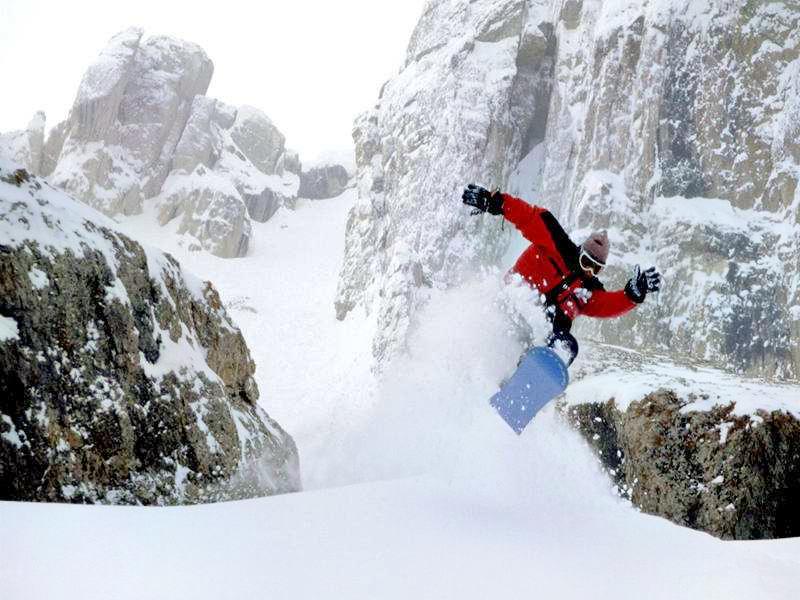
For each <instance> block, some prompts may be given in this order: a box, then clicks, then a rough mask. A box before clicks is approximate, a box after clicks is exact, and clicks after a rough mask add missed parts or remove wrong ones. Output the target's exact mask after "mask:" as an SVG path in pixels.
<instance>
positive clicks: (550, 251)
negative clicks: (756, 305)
mask: <svg viewBox="0 0 800 600" xmlns="http://www.w3.org/2000/svg"><path fill="white" fill-rule="evenodd" d="M503 215H504V216H505V218H506V219H508V220H509V221H511V222H512V223H513V224H514V226H515V227H516V228H517V229H519V231H520V233H522V235H524V236H525V238H526V239H527V240H529V241H530V242H532V243H531V245H530V246H529V247H528V249H527V250H525V252H523V253H522V255H520V257H519V259H517V263H516V264H515V265H514V268H513V269H512V272H515V273H519V274H520V275H521V276H522V277H523V278H525V280H526V281H528V282H529V283H530V284H532V285H534V286H536V289H538V290H539V292H540V293H541V294H543V295H544V296H545V297H546V299H547V302H548V304H551V305H554V306H556V307H557V308H558V309H560V310H561V312H563V313H564V315H565V316H567V317H568V318H569V319H574V318H575V317H577V316H578V315H587V316H589V317H618V316H620V315H623V314H625V313H626V312H628V311H629V310H631V309H632V308H634V307H635V306H636V303H635V302H634V301H633V300H631V299H630V298H629V297H628V295H627V294H626V293H625V291H624V290H618V291H615V292H607V291H606V290H605V288H604V287H603V284H602V283H600V280H599V279H597V277H594V276H591V275H587V274H586V273H585V272H584V271H583V270H582V269H581V268H580V266H579V264H578V258H579V256H580V247H579V246H576V245H575V244H574V243H573V242H572V240H570V239H569V236H568V235H567V233H566V232H565V231H564V229H563V228H562V227H561V225H560V224H559V222H558V221H557V220H556V218H555V217H554V216H553V215H552V214H551V213H550V211H548V210H547V209H545V208H542V207H540V206H532V205H530V204H528V203H527V202H525V201H524V200H520V199H519V198H515V197H514V196H510V195H509V194H503ZM573 274H575V275H573Z"/></svg>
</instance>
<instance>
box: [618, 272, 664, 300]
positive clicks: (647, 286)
mask: <svg viewBox="0 0 800 600" xmlns="http://www.w3.org/2000/svg"><path fill="white" fill-rule="evenodd" d="M660 289H661V274H660V273H659V272H658V271H656V268H655V267H650V268H649V269H647V271H645V272H644V273H642V270H641V269H640V268H639V265H636V268H635V269H634V270H633V277H631V278H630V279H629V280H628V283H627V284H626V285H625V293H626V294H627V295H628V298H630V299H631V300H633V301H634V302H636V304H641V303H642V302H644V299H645V296H647V294H648V293H649V292H657V291H658V290H660Z"/></svg>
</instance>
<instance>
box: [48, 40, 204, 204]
mask: <svg viewBox="0 0 800 600" xmlns="http://www.w3.org/2000/svg"><path fill="white" fill-rule="evenodd" d="M213 71H214V66H213V64H212V62H211V60H210V59H209V58H208V56H206V53H205V52H204V51H203V50H202V48H200V47H199V46H197V45H195V44H191V43H189V42H184V41H179V40H175V39H172V38H168V37H163V36H155V37H151V38H147V39H143V31H142V30H141V29H129V30H127V31H124V32H122V33H120V34H118V35H116V36H115V37H114V38H112V39H111V41H110V42H109V45H108V46H107V47H106V48H105V49H104V50H103V51H102V52H101V54H100V56H99V57H98V59H97V60H96V61H95V63H94V64H92V65H91V66H90V67H89V69H88V70H87V71H86V73H85V74H84V76H83V79H82V80H81V83H80V86H79V87H78V93H77V95H76V98H75V102H74V104H73V106H72V109H71V111H70V114H69V117H68V118H67V124H66V126H65V129H64V132H63V134H62V135H63V137H64V141H63V145H62V147H61V150H60V152H59V158H58V160H57V164H56V165H55V168H54V170H53V172H52V173H48V172H43V173H42V175H44V176H47V177H48V178H49V179H50V181H51V182H52V183H54V184H55V185H57V186H59V187H61V188H63V189H64V190H65V191H67V192H68V193H70V194H72V195H73V196H75V197H77V198H78V199H80V200H82V201H83V202H86V203H87V204H89V205H90V206H92V207H94V208H97V209H98V210H100V211H102V212H104V213H105V214H108V215H112V216H113V215H117V214H137V213H139V212H141V210H142V201H143V199H144V198H150V197H152V196H155V195H157V194H158V192H159V191H160V189H161V186H162V185H163V183H164V181H165V179H166V177H167V174H168V173H169V172H170V170H171V163H172V158H173V156H174V153H175V147H176V146H177V144H178V142H179V140H180V137H181V133H182V132H183V129H184V127H185V125H186V121H187V119H188V117H189V114H190V112H191V108H192V103H193V100H194V97H195V96H196V95H198V94H204V93H205V92H206V90H207V89H208V84H209V83H210V82H211V75H212V73H213Z"/></svg>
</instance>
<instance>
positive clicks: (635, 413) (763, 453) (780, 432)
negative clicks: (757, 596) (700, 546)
mask: <svg viewBox="0 0 800 600" xmlns="http://www.w3.org/2000/svg"><path fill="white" fill-rule="evenodd" d="M587 351H588V352H591V353H592V355H593V356H594V357H596V358H597V360H595V361H593V362H592V363H591V364H588V365H587V364H584V365H582V366H578V368H577V370H575V369H573V371H574V372H573V373H572V376H573V381H572V383H571V384H570V387H569V388H568V389H567V392H566V395H565V396H564V397H563V398H562V399H560V400H559V402H558V403H557V405H558V407H559V409H560V411H561V413H562V414H563V415H564V417H565V418H566V420H567V422H568V423H569V424H571V425H572V426H574V427H575V428H576V429H577V430H578V431H579V432H580V433H581V435H582V436H583V437H584V438H585V439H586V441H587V443H588V444H589V446H590V447H591V448H592V450H593V451H594V452H595V453H596V454H597V456H598V458H599V460H600V462H601V463H602V465H603V468H604V469H605V470H606V471H607V472H608V474H609V475H610V477H611V479H612V481H613V482H614V484H615V485H616V487H617V489H618V490H619V493H620V495H621V496H623V497H625V498H628V499H630V500H631V502H632V503H633V504H634V505H635V506H637V507H638V508H640V509H641V510H643V511H645V512H648V513H651V514H655V515H659V516H663V517H666V518H668V519H670V520H672V521H673V522H675V523H678V524H680V525H684V526H687V527H692V528H694V529H700V530H702V531H707V532H708V533H711V534H712V535H715V536H717V537H721V538H724V539H763V538H779V537H794V536H797V535H799V534H800V518H799V517H798V515H797V511H796V509H795V506H796V504H797V501H798V499H800V462H798V460H797V458H798V456H800V408H799V407H798V405H797V392H798V387H797V386H796V385H789V384H775V383H767V382H765V381H763V380H757V379H746V378H742V377H740V376H735V375H732V374H729V373H724V372H722V371H719V370H715V369H711V368H709V367H708V366H707V365H695V366H688V367H687V366H679V365H676V364H674V363H671V362H669V361H665V360H664V359H663V357H656V356H649V355H641V354H638V353H633V352H627V351H622V350H620V349H618V348H615V347H610V346H597V345H594V344H590V345H589V348H587Z"/></svg>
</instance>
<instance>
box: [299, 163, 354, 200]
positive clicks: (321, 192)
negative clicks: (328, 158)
mask: <svg viewBox="0 0 800 600" xmlns="http://www.w3.org/2000/svg"><path fill="white" fill-rule="evenodd" d="M349 183H350V174H349V173H348V172H347V169H346V168H345V167H344V166H343V165H320V166H317V167H312V168H310V169H309V170H308V171H304V172H302V173H301V174H300V190H299V191H298V192H297V195H298V196H300V197H301V198H309V199H311V200H324V199H326V198H334V197H336V196H338V195H339V194H341V193H342V192H344V190H345V189H347V186H348V184H349Z"/></svg>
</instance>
